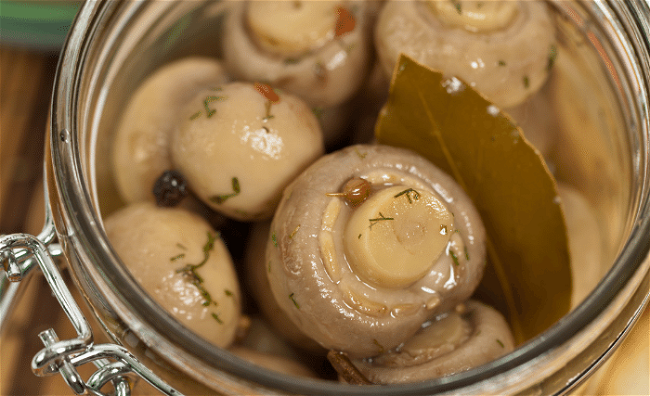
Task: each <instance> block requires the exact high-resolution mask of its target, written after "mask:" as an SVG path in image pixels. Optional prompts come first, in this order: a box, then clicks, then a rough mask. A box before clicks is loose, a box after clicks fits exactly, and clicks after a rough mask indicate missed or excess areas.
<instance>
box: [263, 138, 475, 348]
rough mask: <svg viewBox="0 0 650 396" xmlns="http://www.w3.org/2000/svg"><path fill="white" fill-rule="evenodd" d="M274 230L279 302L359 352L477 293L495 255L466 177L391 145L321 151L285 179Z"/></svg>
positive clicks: (393, 339)
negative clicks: (463, 184) (490, 254)
mask: <svg viewBox="0 0 650 396" xmlns="http://www.w3.org/2000/svg"><path fill="white" fill-rule="evenodd" d="M351 179H352V180H353V182H352V183H348V182H349V181H350V180H351ZM360 180H361V181H360ZM346 188H347V189H348V190H347V191H341V189H346ZM366 188H368V189H369V191H368V194H367V197H366V198H364V196H366V194H365V192H364V190H365V189H366ZM270 233H271V234H270V236H269V239H268V241H267V255H266V258H267V261H268V273H267V275H268V279H269V283H270V286H271V289H272V292H273V295H274V297H275V299H276V300H277V302H278V303H279V305H280V307H281V308H282V309H283V311H284V312H285V313H286V314H287V315H288V316H289V318H290V319H291V320H292V322H293V323H294V324H296V325H297V326H298V328H299V329H300V330H302V331H303V332H304V333H305V334H307V335H309V336H310V337H312V338H313V339H314V340H316V341H317V342H319V343H320V344H321V345H322V346H323V347H325V348H327V349H334V350H338V351H343V352H345V353H347V354H349V356H351V357H368V356H375V355H377V354H380V353H382V352H385V351H388V350H389V349H391V348H394V347H396V346H397V345H399V344H400V343H402V342H404V341H405V340H406V339H407V338H409V337H410V336H412V335H413V334H414V333H415V332H416V331H417V330H418V328H419V327H420V325H421V324H422V323H423V322H424V321H425V320H427V319H428V318H431V317H433V316H435V315H437V314H439V313H441V312H444V311H446V310H449V309H450V308H452V307H454V306H455V305H456V304H458V303H460V302H462V301H464V300H466V299H467V298H469V296H470V295H471V294H472V293H473V291H474V289H475V288H476V286H477V285H478V283H479V281H480V279H481V276H482V274H483V269H484V266H485V246H484V243H485V241H484V229H483V224H482V223H481V219H480V217H479V216H478V213H477V212H476V209H475V208H474V206H473V204H472V203H471V201H470V200H469V198H468V197H467V196H466V195H465V193H464V192H463V190H462V188H460V186H458V185H457V184H456V183H455V182H454V181H453V180H452V179H451V178H450V177H449V176H447V175H446V174H444V173H443V172H442V171H440V170H439V169H438V168H436V167H435V166H433V165H432V164H431V163H429V162H428V161H427V160H425V159H424V158H422V157H420V156H418V155H416V154H415V153H413V152H411V151H408V150H404V149H398V148H394V147H389V146H379V145H377V146H371V145H357V146H350V147H347V148H345V149H343V150H341V151H338V152H335V153H332V154H329V155H327V156H325V157H323V158H321V159H320V160H319V161H317V162H316V163H315V164H313V165H312V166H311V167H310V168H308V169H307V170H306V171H305V172H303V173H302V174H301V175H300V177H298V178H297V179H296V180H294V182H293V183H292V184H291V185H290V186H289V187H287V189H286V190H285V192H284V196H283V199H282V201H281V203H280V206H279V207H278V210H277V211H276V213H275V216H274V218H273V221H272V224H271V231H270Z"/></svg>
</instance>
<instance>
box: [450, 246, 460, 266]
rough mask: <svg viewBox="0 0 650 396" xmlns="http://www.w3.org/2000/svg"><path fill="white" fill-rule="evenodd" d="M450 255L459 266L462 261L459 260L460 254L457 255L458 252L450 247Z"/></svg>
mask: <svg viewBox="0 0 650 396" xmlns="http://www.w3.org/2000/svg"><path fill="white" fill-rule="evenodd" d="M449 255H450V256H451V259H452V260H454V265H455V266H457V267H458V266H459V265H460V263H459V262H458V256H456V253H454V251H453V250H451V249H450V250H449Z"/></svg>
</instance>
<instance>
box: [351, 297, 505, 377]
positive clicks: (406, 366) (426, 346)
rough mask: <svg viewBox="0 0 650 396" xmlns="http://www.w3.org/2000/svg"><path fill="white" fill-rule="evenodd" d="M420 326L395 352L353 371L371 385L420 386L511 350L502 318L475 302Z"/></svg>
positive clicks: (359, 364)
mask: <svg viewBox="0 0 650 396" xmlns="http://www.w3.org/2000/svg"><path fill="white" fill-rule="evenodd" d="M463 305H464V306H463V309H462V310H461V311H460V312H459V311H457V310H452V311H450V312H447V313H445V314H442V315H440V316H439V317H437V318H435V319H433V320H431V321H428V322H426V323H424V324H423V326H422V328H421V329H420V331H418V333H417V334H416V335H414V336H413V337H411V338H410V339H409V340H407V341H406V342H405V343H404V344H403V345H400V346H399V347H398V348H397V349H396V350H394V351H390V352H387V353H385V354H383V355H380V356H377V357H374V358H370V359H357V360H353V363H354V365H355V366H356V367H357V369H358V370H359V372H361V374H363V375H364V376H365V377H366V378H367V379H368V380H370V381H371V382H372V383H375V384H394V383H408V382H416V381H424V380H427V379H432V378H437V377H442V376H445V375H450V374H455V373H459V372H461V371H465V370H469V369H470V368H474V367H478V366H480V365H482V364H485V363H488V362H490V361H492V360H495V359H497V358H499V357H501V356H503V355H505V354H507V353H509V352H512V351H513V350H514V345H515V344H514V338H513V336H512V333H511V332H510V328H509V327H508V323H507V322H506V320H505V319H504V317H503V316H502V315H501V314H500V313H499V312H498V311H497V310H495V309H494V308H491V307H489V306H487V305H485V304H483V303H480V302H478V301H473V300H470V301H467V302H466V303H465V304H463Z"/></svg>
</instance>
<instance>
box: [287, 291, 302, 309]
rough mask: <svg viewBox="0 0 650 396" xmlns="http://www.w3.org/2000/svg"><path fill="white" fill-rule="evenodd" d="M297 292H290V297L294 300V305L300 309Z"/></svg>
mask: <svg viewBox="0 0 650 396" xmlns="http://www.w3.org/2000/svg"><path fill="white" fill-rule="evenodd" d="M295 294H296V293H291V294H289V298H290V299H291V301H293V305H295V306H296V308H298V309H300V305H298V302H297V301H296V298H295Z"/></svg>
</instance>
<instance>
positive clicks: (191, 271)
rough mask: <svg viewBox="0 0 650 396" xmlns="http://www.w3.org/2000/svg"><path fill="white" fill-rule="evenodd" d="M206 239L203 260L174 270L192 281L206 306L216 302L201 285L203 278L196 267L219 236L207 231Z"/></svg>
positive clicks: (201, 264) (203, 261) (202, 262)
mask: <svg viewBox="0 0 650 396" xmlns="http://www.w3.org/2000/svg"><path fill="white" fill-rule="evenodd" d="M207 234H208V240H207V242H206V243H205V245H203V260H202V261H201V262H200V263H198V264H188V265H186V266H184V267H182V268H179V269H177V270H176V273H182V274H183V276H185V277H186V278H187V279H188V280H189V281H190V283H192V284H193V285H194V286H195V287H196V288H197V289H198V290H199V293H201V296H203V299H204V301H203V303H202V305H203V306H206V307H207V306H208V305H211V304H213V305H217V302H216V301H214V300H212V297H211V296H210V293H208V291H207V290H206V289H205V287H203V278H201V276H200V275H199V274H198V273H197V272H196V270H197V269H199V268H201V267H202V266H203V265H204V264H205V263H206V262H207V261H208V259H209V258H210V252H211V251H212V249H214V242H215V241H216V240H217V239H218V238H219V234H218V233H217V235H212V233H211V232H209V231H208V233H207Z"/></svg>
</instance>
